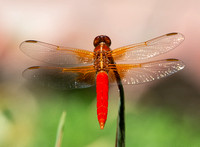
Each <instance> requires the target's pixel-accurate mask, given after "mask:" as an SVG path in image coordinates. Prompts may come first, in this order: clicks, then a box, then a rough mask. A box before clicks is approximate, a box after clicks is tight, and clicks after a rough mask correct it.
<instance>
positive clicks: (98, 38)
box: [93, 36, 101, 47]
mask: <svg viewBox="0 0 200 147" xmlns="http://www.w3.org/2000/svg"><path fill="white" fill-rule="evenodd" d="M100 42H101V37H100V36H97V37H96V38H95V39H94V42H93V44H94V46H95V47H96V46H97V45H99V43H100Z"/></svg>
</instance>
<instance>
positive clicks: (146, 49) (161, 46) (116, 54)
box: [112, 33, 184, 63]
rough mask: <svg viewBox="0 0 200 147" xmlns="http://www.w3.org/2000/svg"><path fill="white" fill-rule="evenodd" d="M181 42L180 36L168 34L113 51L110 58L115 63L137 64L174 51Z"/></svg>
mask: <svg viewBox="0 0 200 147" xmlns="http://www.w3.org/2000/svg"><path fill="white" fill-rule="evenodd" d="M183 40H184V36H183V35H182V34H180V33H170V34H166V35H163V36H160V37H157V38H154V39H151V40H149V41H146V42H143V43H138V44H133V45H128V46H124V47H121V48H117V49H114V50H113V51H112V56H113V58H114V60H115V61H116V62H117V63H130V62H132V63H138V62H141V61H142V60H145V59H149V58H151V57H154V56H158V55H160V54H163V53H166V52H168V51H170V50H172V49H174V48H175V47H177V46H178V45H179V44H180V43H181V42H182V41H183Z"/></svg>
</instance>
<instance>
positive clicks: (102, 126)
mask: <svg viewBox="0 0 200 147" xmlns="http://www.w3.org/2000/svg"><path fill="white" fill-rule="evenodd" d="M100 128H101V130H103V128H104V123H103V122H101V123H100Z"/></svg>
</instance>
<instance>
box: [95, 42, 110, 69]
mask: <svg viewBox="0 0 200 147" xmlns="http://www.w3.org/2000/svg"><path fill="white" fill-rule="evenodd" d="M110 63H111V62H110V48H109V47H108V46H107V45H106V44H105V43H103V42H101V43H100V44H99V45H98V46H97V47H95V49H94V67H95V69H96V70H97V71H102V70H103V71H108V65H109V64H110Z"/></svg>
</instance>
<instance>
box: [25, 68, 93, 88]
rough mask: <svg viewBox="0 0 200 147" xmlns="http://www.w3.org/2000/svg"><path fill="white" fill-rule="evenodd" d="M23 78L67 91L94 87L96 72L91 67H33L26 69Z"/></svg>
mask: <svg viewBox="0 0 200 147" xmlns="http://www.w3.org/2000/svg"><path fill="white" fill-rule="evenodd" d="M23 76H24V77H25V78H26V79H28V80H30V81H32V82H34V83H39V84H40V85H43V86H47V87H51V88H56V89H63V90H68V89H76V88H87V87H90V86H93V85H95V78H96V71H95V70H94V67H93V66H83V67H76V68H61V67H47V66H43V67H42V66H34V67H30V68H28V69H26V70H25V71H24V72H23Z"/></svg>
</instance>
